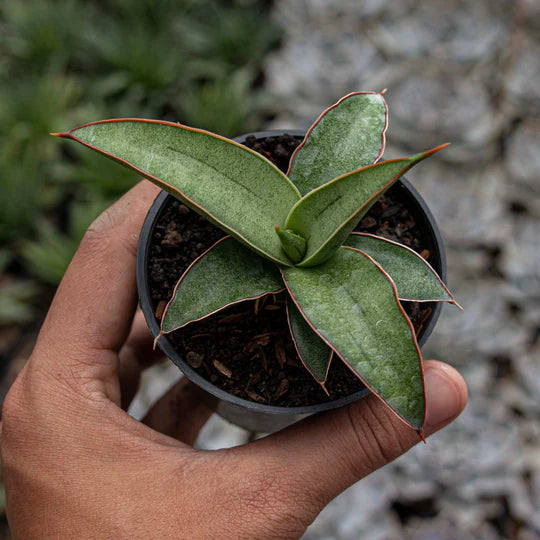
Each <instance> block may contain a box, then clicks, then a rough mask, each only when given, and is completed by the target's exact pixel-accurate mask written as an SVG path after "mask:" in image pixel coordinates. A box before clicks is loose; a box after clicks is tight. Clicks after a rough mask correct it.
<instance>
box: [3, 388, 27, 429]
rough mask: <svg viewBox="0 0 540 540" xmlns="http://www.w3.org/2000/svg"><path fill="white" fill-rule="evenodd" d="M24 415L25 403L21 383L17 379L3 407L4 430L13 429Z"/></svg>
mask: <svg viewBox="0 0 540 540" xmlns="http://www.w3.org/2000/svg"><path fill="white" fill-rule="evenodd" d="M23 415H24V403H23V397H22V392H21V388H20V382H19V380H18V379H17V380H16V381H15V382H14V383H13V385H12V386H11V388H10V389H9V391H8V393H7V395H6V397H5V399H4V403H3V405H2V423H3V426H4V429H5V430H6V429H7V428H11V426H14V425H15V426H16V425H17V424H19V423H20V422H19V420H20V418H21V416H23Z"/></svg>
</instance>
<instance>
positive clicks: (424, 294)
mask: <svg viewBox="0 0 540 540" xmlns="http://www.w3.org/2000/svg"><path fill="white" fill-rule="evenodd" d="M345 245H346V246H350V247H353V248H355V249H359V250H361V251H363V252H364V253H367V254H368V255H369V256H370V257H372V258H373V259H374V260H375V261H376V262H377V263H378V264H379V265H380V266H382V268H383V269H384V271H385V272H387V273H388V275H389V276H390V277H391V278H392V281H393V282H394V284H395V285H396V288H397V291H398V295H399V299H400V300H410V301H414V302H449V303H451V304H454V305H456V306H457V307H458V308H460V309H463V308H462V307H461V306H460V305H459V304H458V303H457V302H456V300H455V299H454V297H453V296H452V293H451V292H450V291H449V290H448V288H447V287H446V285H445V284H444V282H443V280H442V279H441V278H440V277H439V276H438V274H437V272H435V270H434V269H433V268H432V267H431V265H430V264H429V263H428V262H427V261H426V260H425V259H424V258H423V257H421V256H420V255H419V254H418V253H416V251H413V250H412V249H411V248H408V247H407V246H404V245H403V244H399V243H398V242H393V241H392V240H388V239H386V238H382V237H380V236H375V235H373V234H366V233H358V232H353V233H352V234H351V235H350V236H349V237H348V238H347V241H346V242H345Z"/></svg>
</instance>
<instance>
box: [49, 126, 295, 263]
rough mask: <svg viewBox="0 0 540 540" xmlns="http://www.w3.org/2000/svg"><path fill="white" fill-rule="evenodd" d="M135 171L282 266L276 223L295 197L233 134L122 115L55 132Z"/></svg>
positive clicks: (283, 179)
mask: <svg viewBox="0 0 540 540" xmlns="http://www.w3.org/2000/svg"><path fill="white" fill-rule="evenodd" d="M55 135H57V136H59V137H64V138H68V139H73V140H74V141H77V142H79V143H81V144H83V145H85V146H87V147H89V148H91V149H93V150H96V151H97V152H100V153H101V154H104V155H106V156H107V157H110V158H112V159H115V160H116V161H119V162H120V163H122V164H123V165H125V166H127V167H129V168H131V169H133V170H135V171H137V172H138V173H140V174H141V175H143V176H144V177H145V178H148V179H149V180H151V181H152V182H154V183H155V184H157V185H158V186H160V187H161V188H163V189H165V190H167V191H168V192H169V193H171V195H173V196H174V197H176V198H177V199H180V200H181V201H183V202H184V203H185V204H187V205H188V206H189V207H191V208H192V209H193V210H195V211H196V212H198V213H199V214H201V215H203V216H204V217H206V218H207V219H209V220H210V221H212V222H213V223H214V224H216V225H217V226H218V227H220V228H221V229H223V230H224V231H226V232H227V233H229V234H231V235H232V236H234V237H235V238H236V239H237V240H239V241H240V242H242V243H244V244H245V245H247V246H248V247H250V248H251V249H252V250H253V251H255V252H256V253H258V254H259V255H261V256H263V257H266V258H267V259H270V260H272V261H274V262H275V263H278V264H282V265H286V266H287V265H291V264H292V263H291V261H290V260H289V258H288V257H287V255H286V254H285V253H284V252H283V250H282V248H281V242H280V241H279V238H278V237H277V235H276V233H275V231H274V226H275V225H278V226H280V227H282V226H283V224H284V223H285V219H286V217H287V214H288V212H289V210H290V209H291V207H292V206H293V205H294V204H295V203H296V201H298V199H300V194H299V193H298V190H297V189H296V187H295V186H294V185H293V183H292V182H291V181H290V180H289V179H288V178H287V177H286V176H285V175H284V174H283V173H282V172H281V171H280V170H279V169H278V168H277V167H275V166H274V165H273V164H272V163H270V161H268V160H267V159H265V158H264V157H262V156H261V155H260V154H258V153H256V152H254V151H253V150H250V149H248V148H246V147H245V146H242V145H240V144H238V143H236V142H234V141H231V140H229V139H225V138H224V137H220V136H219V135H214V134H213V133H209V132H207V131H203V130H199V129H194V128H190V127H186V126H182V125H180V124H174V123H172V122H160V121H157V120H139V119H134V118H124V119H122V118H120V119H115V120H103V121H101V122H94V123H91V124H86V125H83V126H80V127H78V128H75V129H72V130H71V131H68V132H67V133H57V134H55Z"/></svg>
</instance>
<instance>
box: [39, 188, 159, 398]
mask: <svg viewBox="0 0 540 540" xmlns="http://www.w3.org/2000/svg"><path fill="white" fill-rule="evenodd" d="M157 193H159V189H158V188H157V187H155V186H154V185H152V184H151V183H150V182H147V181H143V182H140V183H139V184H137V185H136V186H135V187H134V188H132V189H131V190H130V191H129V192H128V193H127V194H126V195H124V196H123V197H122V198H121V199H120V200H119V201H117V202H116V203H115V204H114V205H113V206H111V207H110V208H109V209H108V210H106V211H105V212H104V213H103V214H101V216H99V217H98V219H96V221H95V222H94V223H93V224H92V225H91V226H90V228H89V229H88V231H87V232H86V234H85V236H84V238H83V240H82V242H81V244H80V246H79V248H78V250H77V252H76V254H75V256H74V257H73V260H72V261H71V263H70V265H69V268H68V270H67V271H66V274H65V276H64V278H63V279H62V282H61V284H60V286H59V288H58V291H57V293H56V295H55V298H54V300H53V303H52V305H51V308H50V310H49V313H48V314H47V318H46V320H45V323H44V325H43V327H42V331H41V333H40V336H39V339H38V347H37V350H38V351H39V354H38V355H37V356H38V357H37V358H33V361H34V362H39V363H41V364H42V365H44V366H45V367H46V369H47V371H48V372H56V373H58V375H59V376H60V377H63V378H65V377H66V372H67V373H68V374H70V375H73V374H76V375H77V377H75V378H74V377H71V379H70V383H75V384H77V379H80V380H82V381H85V383H86V382H88V381H89V380H102V381H103V380H108V381H109V382H111V379H114V380H115V381H116V385H117V383H118V381H117V378H116V369H117V365H116V364H117V355H116V352H117V351H118V349H119V348H120V346H121V344H122V343H123V342H124V340H125V338H126V336H127V334H128V331H129V328H130V325H131V321H132V319H133V313H134V311H135V306H136V287H135V255H136V251H137V242H138V238H139V232H140V229H141V226H142V223H143V221H144V218H145V215H146V212H147V210H148V208H149V205H150V204H151V202H152V200H153V199H154V198H155V197H156V195H157ZM111 352H113V353H114V354H111ZM73 379H75V380H73ZM113 382H114V381H113ZM111 391H112V390H111Z"/></svg>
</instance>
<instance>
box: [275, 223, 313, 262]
mask: <svg viewBox="0 0 540 540" xmlns="http://www.w3.org/2000/svg"><path fill="white" fill-rule="evenodd" d="M274 228H275V230H276V233H277V235H278V236H279V240H280V242H281V247H282V248H283V251H284V252H285V253H286V254H287V256H288V257H289V259H291V261H292V262H293V263H297V262H300V261H301V260H302V259H303V258H304V255H305V253H306V248H307V243H306V239H305V238H302V237H301V236H299V235H298V234H296V233H294V232H293V231H291V230H289V229H286V230H284V231H282V230H281V229H280V228H279V227H278V226H277V225H276V226H275V227H274Z"/></svg>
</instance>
